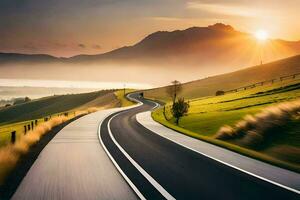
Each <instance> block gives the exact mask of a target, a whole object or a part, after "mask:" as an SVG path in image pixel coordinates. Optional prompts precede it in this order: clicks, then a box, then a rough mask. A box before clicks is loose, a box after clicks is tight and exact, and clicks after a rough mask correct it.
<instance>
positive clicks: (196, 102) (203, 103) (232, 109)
mask: <svg viewBox="0 0 300 200" xmlns="http://www.w3.org/2000/svg"><path fill="white" fill-rule="evenodd" d="M299 97H300V80H286V81H282V82H281V81H278V82H276V83H274V84H268V85H264V86H258V87H256V88H253V89H247V90H244V91H239V92H235V93H229V94H225V95H222V96H208V97H201V98H196V99H190V100H189V104H190V109H189V112H188V114H187V115H186V116H184V117H182V119H180V122H179V126H176V124H175V119H174V118H173V117H172V114H171V103H170V102H169V101H168V102H167V104H166V105H165V106H166V108H165V113H164V112H163V110H164V109H163V108H160V109H157V110H156V111H154V112H153V113H152V116H153V118H154V119H155V120H156V121H158V122H160V123H162V124H164V125H166V126H168V127H170V128H173V129H175V130H178V131H180V132H182V133H185V134H187V135H189V136H192V137H195V138H198V139H202V140H206V141H208V142H212V143H214V144H217V145H221V146H224V147H226V148H229V149H231V150H234V151H238V152H240V153H244V154H246V155H248V156H252V157H255V158H258V159H261V160H264V161H267V162H271V163H273V164H277V165H280V166H283V167H287V168H291V169H295V170H299V169H300V166H299V164H300V163H299V159H300V134H299V130H300V129H299V128H300V126H299V124H300V123H299V122H300V120H299V118H295V119H293V120H292V121H289V122H288V123H286V124H284V126H282V127H281V129H280V132H281V134H273V136H271V137H269V138H268V140H267V141H266V142H264V143H263V145H262V146H260V148H257V147H253V146H249V145H244V144H243V143H241V142H239V141H238V140H237V138H233V139H227V140H224V139H223V140H222V139H220V138H217V137H216V134H217V133H218V132H219V130H220V129H221V128H224V127H235V126H236V125H237V123H239V122H240V121H241V120H243V119H244V117H245V116H247V115H251V116H253V115H255V114H257V113H260V112H263V111H264V110H265V109H266V108H267V107H270V106H274V105H278V104H279V103H281V102H290V101H294V100H297V99H299ZM240 123H241V122H240ZM260 123H264V121H261V122H260ZM284 151H286V152H284ZM284 154H286V155H284Z"/></svg>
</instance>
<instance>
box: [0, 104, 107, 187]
mask: <svg viewBox="0 0 300 200" xmlns="http://www.w3.org/2000/svg"><path fill="white" fill-rule="evenodd" d="M102 109H103V107H89V108H87V109H84V110H79V111H76V115H77V116H79V115H85V114H90V113H93V112H97V111H99V110H102ZM72 117H73V116H72ZM72 117H67V116H62V115H61V116H57V117H53V118H51V119H50V120H49V121H47V122H44V123H41V124H39V125H38V126H36V128H35V129H33V130H31V131H29V132H27V134H26V135H23V136H22V137H21V138H20V139H19V140H18V141H16V143H15V144H8V145H6V146H4V147H1V148H0V185H1V184H3V183H4V181H5V177H6V176H7V175H8V173H9V172H10V171H11V170H12V169H13V168H14V167H15V165H16V163H17V161H18V160H19V158H20V157H21V156H22V155H24V154H26V153H28V151H29V148H30V147H31V146H32V145H34V144H36V143H37V142H38V141H39V140H40V139H41V137H42V136H43V135H45V134H46V133H48V132H49V131H50V130H51V129H52V128H54V127H55V126H58V125H59V124H62V123H63V122H66V121H67V120H69V119H71V118H72ZM74 117H75V116H74Z"/></svg>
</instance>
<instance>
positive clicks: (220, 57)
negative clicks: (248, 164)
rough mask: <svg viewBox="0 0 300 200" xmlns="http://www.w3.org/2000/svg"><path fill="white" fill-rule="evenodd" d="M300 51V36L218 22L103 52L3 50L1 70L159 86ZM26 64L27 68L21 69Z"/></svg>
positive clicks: (163, 33)
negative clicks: (266, 35)
mask: <svg viewBox="0 0 300 200" xmlns="http://www.w3.org/2000/svg"><path fill="white" fill-rule="evenodd" d="M297 54H300V41H285V40H279V39H269V40H267V41H265V42H258V41H257V40H256V39H255V38H254V37H253V36H252V35H251V34H248V33H243V32H240V31H237V30H235V29H234V28H233V27H232V26H230V25H225V24H221V23H217V24H215V25H211V26H208V27H192V28H188V29H186V30H175V31H158V32H155V33H152V34H150V35H148V36H147V37H145V38H144V39H143V40H141V41H140V42H138V43H136V44H134V45H132V46H127V47H122V48H119V49H115V50H113V51H110V52H107V53H104V54H98V55H78V56H74V57H70V58H56V57H52V56H48V55H23V54H4V53H2V54H0V74H1V75H2V77H4V75H5V77H8V78H10V77H14V78H20V77H21V78H24V77H25V78H35V79H41V78H44V79H45V78H48V79H72V80H77V79H78V80H82V79H84V80H97V81H99V80H101V81H122V82H143V83H150V84H153V85H155V86H158V85H164V84H167V83H168V82H169V81H170V80H172V79H179V80H181V81H183V82H186V81H189V80H195V79H199V78H203V77H207V76H212V75H216V74H222V73H228V72H232V71H235V70H239V69H243V68H245V67H247V66H253V65H256V64H259V63H260V62H261V61H262V62H263V63H267V62H270V61H274V60H278V59H283V58H286V57H290V56H294V55H297ZM48 65H49V66H48ZM41 67H42V69H43V71H41ZM25 69H26V73H25V72H24V73H21V72H20V71H21V70H22V71H24V70H25ZM70 71H72V73H70ZM154 71H155V76H153V74H154ZM0 77H1V76H0Z"/></svg>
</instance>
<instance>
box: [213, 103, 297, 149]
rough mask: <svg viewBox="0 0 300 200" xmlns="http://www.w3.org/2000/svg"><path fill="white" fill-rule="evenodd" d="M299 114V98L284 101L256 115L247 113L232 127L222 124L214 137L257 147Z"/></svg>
mask: <svg viewBox="0 0 300 200" xmlns="http://www.w3.org/2000/svg"><path fill="white" fill-rule="evenodd" d="M299 115H300V100H296V101H292V102H285V103H281V104H278V105H275V106H270V107H267V108H265V109H263V110H262V111H261V112H260V113H258V114H256V115H247V116H245V117H244V119H243V120H241V121H239V122H238V123H237V124H236V125H235V126H234V127H230V126H224V127H222V128H221V129H220V130H219V131H218V132H217V133H216V135H215V138H216V139H221V140H235V143H237V144H239V145H242V146H247V147H252V148H258V147H260V146H261V145H262V144H263V143H264V142H266V140H267V139H268V138H270V137H273V136H274V135H275V134H277V133H280V132H282V131H278V129H279V128H281V127H283V126H284V125H285V124H287V123H288V122H289V121H291V120H292V119H295V118H297V117H299Z"/></svg>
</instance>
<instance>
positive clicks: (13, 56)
mask: <svg viewBox="0 0 300 200" xmlns="http://www.w3.org/2000/svg"><path fill="white" fill-rule="evenodd" d="M58 60H59V58H56V57H54V56H50V55H46V54H19V53H0V64H5V63H18V62H33V63H49V62H55V61H58Z"/></svg>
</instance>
